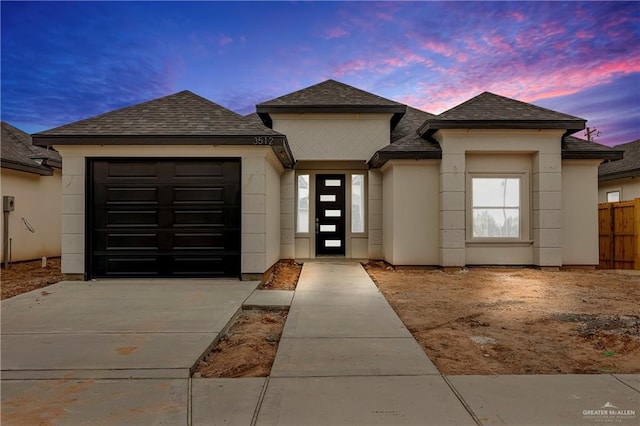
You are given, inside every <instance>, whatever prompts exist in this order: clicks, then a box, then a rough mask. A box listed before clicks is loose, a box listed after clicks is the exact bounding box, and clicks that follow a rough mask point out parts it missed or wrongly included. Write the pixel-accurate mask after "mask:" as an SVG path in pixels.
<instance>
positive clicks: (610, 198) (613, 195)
mask: <svg viewBox="0 0 640 426" xmlns="http://www.w3.org/2000/svg"><path fill="white" fill-rule="evenodd" d="M618 201H620V191H611V192H607V203H617V202H618Z"/></svg>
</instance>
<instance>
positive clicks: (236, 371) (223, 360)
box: [195, 261, 302, 378]
mask: <svg viewBox="0 0 640 426" xmlns="http://www.w3.org/2000/svg"><path fill="white" fill-rule="evenodd" d="M301 271H302V265H299V264H297V263H294V262H291V261H281V262H278V263H277V264H276V266H275V267H274V268H273V271H272V272H271V274H270V275H269V277H268V278H267V280H266V281H265V282H263V283H262V284H261V286H260V289H263V290H295V288H296V285H297V284H298V278H299V277H300V272H301ZM286 320H287V312H273V311H269V312H267V311H259V310H256V311H253V310H252V311H243V312H242V314H241V315H240V317H239V318H238V319H237V320H236V322H235V323H234V324H233V325H232V326H231V328H230V329H229V331H228V332H227V333H226V335H225V336H223V337H222V338H221V339H220V341H219V342H218V344H217V345H216V347H215V348H214V349H213V351H211V353H209V354H208V355H207V356H206V357H205V359H204V360H203V361H201V362H200V363H199V364H198V365H197V367H196V372H195V375H196V376H199V377H207V378H209V377H227V378H234V377H267V376H269V374H270V373H271V366H272V365H273V361H274V360H275V359H276V352H277V350H278V343H279V342H280V337H281V336H282V330H283V329H284V324H285V322H286Z"/></svg>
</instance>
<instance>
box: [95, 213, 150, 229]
mask: <svg viewBox="0 0 640 426" xmlns="http://www.w3.org/2000/svg"><path fill="white" fill-rule="evenodd" d="M105 213H106V214H105V215H101V216H103V217H104V219H103V220H104V225H105V227H107V228H120V227H127V228H131V227H134V228H135V227H144V228H149V227H151V228H157V227H158V226H160V220H159V211H158V210H140V211H136V210H108V211H106V212H105ZM97 225H98V226H100V225H101V223H100V221H98V223H97Z"/></svg>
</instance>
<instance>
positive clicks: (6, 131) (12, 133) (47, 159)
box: [1, 121, 62, 176]
mask: <svg viewBox="0 0 640 426" xmlns="http://www.w3.org/2000/svg"><path fill="white" fill-rule="evenodd" d="M1 137H2V148H1V150H2V161H1V165H2V167H3V168H7V169H12V170H19V171H23V172H27V173H33V174H37V175H41V176H51V175H52V174H53V170H52V167H54V168H58V169H59V168H61V167H62V160H61V158H60V154H58V153H57V152H56V151H54V150H49V149H45V148H41V147H39V146H34V145H33V144H32V141H31V136H30V135H29V134H28V133H26V132H23V131H22V130H20V129H18V128H16V127H13V126H12V125H10V124H9V123H5V122H4V121H3V122H2V135H1Z"/></svg>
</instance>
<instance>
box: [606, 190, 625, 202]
mask: <svg viewBox="0 0 640 426" xmlns="http://www.w3.org/2000/svg"><path fill="white" fill-rule="evenodd" d="M609 194H618V200H617V201H609ZM606 197H607V201H606V202H607V203H619V202H620V201H622V189H619V188H617V189H614V190H612V191H607V193H606Z"/></svg>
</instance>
